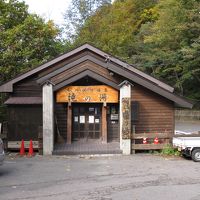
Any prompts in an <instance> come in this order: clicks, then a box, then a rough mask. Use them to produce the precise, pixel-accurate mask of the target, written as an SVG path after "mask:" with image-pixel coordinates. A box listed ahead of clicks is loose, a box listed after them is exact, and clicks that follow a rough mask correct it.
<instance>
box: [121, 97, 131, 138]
mask: <svg viewBox="0 0 200 200" xmlns="http://www.w3.org/2000/svg"><path fill="white" fill-rule="evenodd" d="M130 104H131V101H130V98H128V97H126V98H122V139H130V138H131V105H130Z"/></svg>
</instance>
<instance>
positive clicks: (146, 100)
mask: <svg viewBox="0 0 200 200" xmlns="http://www.w3.org/2000/svg"><path fill="white" fill-rule="evenodd" d="M131 101H138V102H139V116H138V120H137V121H135V122H132V124H135V125H136V133H164V132H165V133H170V134H172V133H174V105H173V102H171V101H168V100H167V99H165V98H164V97H161V96H159V95H157V94H155V93H153V92H151V91H150V90H147V89H145V88H144V87H142V86H139V85H137V84H134V86H133V88H132V97H131ZM132 112H134V111H132Z"/></svg>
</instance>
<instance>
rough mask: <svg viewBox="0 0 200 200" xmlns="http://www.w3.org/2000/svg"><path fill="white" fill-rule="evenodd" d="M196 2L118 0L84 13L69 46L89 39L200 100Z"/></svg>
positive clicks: (199, 4) (199, 26)
mask: <svg viewBox="0 0 200 200" xmlns="http://www.w3.org/2000/svg"><path fill="white" fill-rule="evenodd" d="M199 10H200V2H199V1H197V0H189V1H187V0H160V1H156V0H154V1H152V0H116V1H114V3H113V4H112V5H110V4H109V5H105V6H102V7H101V9H98V10H97V11H96V12H95V13H94V14H92V15H91V16H89V17H87V19H86V20H85V21H84V23H83V24H82V25H81V27H80V29H78V32H77V34H78V36H77V37H76V39H75V41H74V43H73V46H79V45H80V44H82V43H86V42H89V43H91V44H93V45H95V46H97V47H99V48H101V49H103V50H104V51H107V52H109V53H111V54H113V55H115V56H118V57H120V58H122V59H124V60H126V61H128V62H129V63H131V64H134V65H135V66H136V67H138V68H140V69H141V70H143V71H145V72H147V73H149V74H151V75H153V76H155V77H157V78H159V79H161V80H165V82H167V83H168V84H170V85H172V86H174V87H175V89H176V91H177V92H178V93H181V94H182V95H184V96H187V97H189V98H192V99H196V100H199V99H200V90H199V85H200V67H199V66H200V54H199V52H200V51H199V50H200V46H199V45H200V36H199V35H200V15H199Z"/></svg>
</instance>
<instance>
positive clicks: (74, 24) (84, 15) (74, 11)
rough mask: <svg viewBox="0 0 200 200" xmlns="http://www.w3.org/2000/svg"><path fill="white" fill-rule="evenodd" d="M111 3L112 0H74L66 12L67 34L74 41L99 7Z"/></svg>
mask: <svg viewBox="0 0 200 200" xmlns="http://www.w3.org/2000/svg"><path fill="white" fill-rule="evenodd" d="M109 4H111V0H72V1H71V5H70V6H69V8H68V9H67V11H66V13H65V14H64V17H65V20H66V27H65V30H66V33H67V34H66V35H67V36H68V37H69V40H71V41H73V40H74V38H75V37H76V36H77V35H78V33H79V30H80V29H81V28H82V26H83V25H84V23H85V21H86V20H87V19H88V18H89V17H90V16H92V15H93V14H94V13H95V12H96V11H97V10H98V9H99V8H101V7H102V6H104V5H109Z"/></svg>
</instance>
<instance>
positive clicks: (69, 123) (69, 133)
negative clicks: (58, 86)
mask: <svg viewBox="0 0 200 200" xmlns="http://www.w3.org/2000/svg"><path fill="white" fill-rule="evenodd" d="M71 143H72V107H71V106H69V105H67V144H71Z"/></svg>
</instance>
